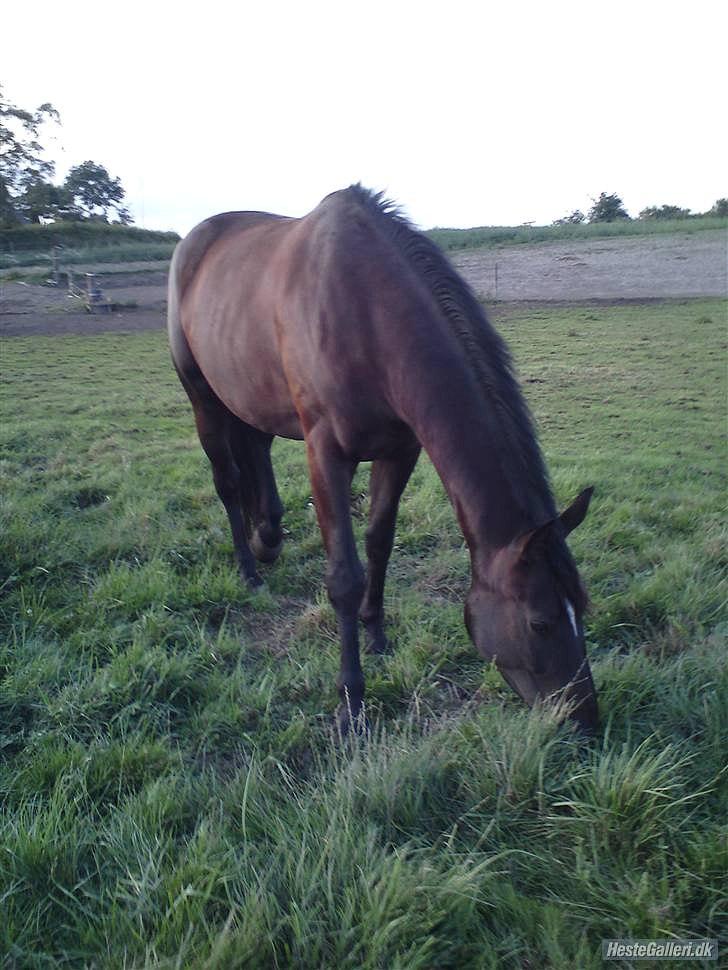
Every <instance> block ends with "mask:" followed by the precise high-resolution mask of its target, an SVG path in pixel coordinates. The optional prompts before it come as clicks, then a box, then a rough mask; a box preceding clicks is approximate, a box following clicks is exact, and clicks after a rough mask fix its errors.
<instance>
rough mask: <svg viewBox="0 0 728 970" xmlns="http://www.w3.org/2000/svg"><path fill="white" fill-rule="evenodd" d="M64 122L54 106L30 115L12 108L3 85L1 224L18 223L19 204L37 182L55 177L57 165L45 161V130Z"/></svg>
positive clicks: (44, 106) (0, 106) (0, 114)
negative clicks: (42, 138)
mask: <svg viewBox="0 0 728 970" xmlns="http://www.w3.org/2000/svg"><path fill="white" fill-rule="evenodd" d="M47 121H53V122H56V123H58V122H60V115H59V114H58V112H57V111H56V109H55V108H54V107H53V105H52V104H48V103H46V104H42V105H40V107H39V108H36V110H35V111H26V110H25V109H24V108H18V107H17V106H16V105H14V104H11V103H10V101H8V100H7V99H6V97H5V94H4V92H3V89H2V85H0V220H2V221H3V222H6V223H12V222H16V221H17V218H18V213H17V210H16V205H15V200H16V199H17V197H18V196H19V195H21V194H22V193H23V192H24V191H25V189H26V188H27V187H28V186H29V185H30V184H31V183H33V182H36V181H38V180H39V179H47V178H49V177H50V176H51V175H52V174H53V163H52V162H49V161H46V160H45V159H44V158H43V147H42V145H41V143H40V141H39V136H40V129H41V126H42V125H43V124H44V123H45V122H47Z"/></svg>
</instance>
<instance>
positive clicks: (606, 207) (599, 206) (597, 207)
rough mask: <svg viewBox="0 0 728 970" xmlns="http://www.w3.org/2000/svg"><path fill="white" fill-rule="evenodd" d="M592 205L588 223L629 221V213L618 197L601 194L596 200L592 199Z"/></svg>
mask: <svg viewBox="0 0 728 970" xmlns="http://www.w3.org/2000/svg"><path fill="white" fill-rule="evenodd" d="M592 201H593V202H594V205H593V206H592V207H591V209H590V210H589V222H616V221H617V220H618V219H629V213H628V212H627V210H626V209H625V208H624V203H623V202H622V200H621V199H620V197H619V196H618V195H607V193H606V192H602V193H601V195H600V196H599V198H598V199H593V200H592Z"/></svg>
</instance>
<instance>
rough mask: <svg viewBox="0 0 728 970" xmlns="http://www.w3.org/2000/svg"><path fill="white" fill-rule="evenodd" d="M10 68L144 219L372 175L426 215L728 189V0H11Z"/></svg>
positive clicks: (466, 215)
mask: <svg viewBox="0 0 728 970" xmlns="http://www.w3.org/2000/svg"><path fill="white" fill-rule="evenodd" d="M2 25H3V35H4V36H3V43H2V60H0V81H2V82H3V83H4V85H5V90H6V95H7V96H8V97H9V99H10V100H11V101H13V102H14V103H16V104H18V105H20V106H21V107H25V108H34V107H36V106H37V105H38V104H40V103H41V102H44V101H51V102H52V103H53V104H54V105H55V106H56V108H58V110H59V111H60V113H61V117H62V122H63V123H62V127H61V128H59V129H58V130H57V132H56V134H55V141H54V142H53V144H52V149H51V151H50V152H49V155H50V157H52V158H53V159H54V160H55V162H56V164H57V175H58V177H59V178H61V177H63V176H64V175H65V172H66V171H67V170H68V168H69V167H70V166H71V165H75V164H78V163H79V162H82V161H84V160H86V159H93V160H94V161H98V162H101V163H102V164H104V165H106V167H107V168H108V169H109V170H110V172H111V173H112V174H113V175H118V176H120V177H121V180H122V183H123V185H124V187H125V188H126V190H127V195H128V201H129V204H130V207H131V209H132V213H133V215H134V218H135V221H136V222H137V223H139V224H141V225H144V226H147V227H148V228H160V229H167V228H169V229H176V230H177V231H179V232H186V231H187V230H188V229H190V228H191V227H192V226H193V225H194V224H195V223H196V222H198V221H199V220H200V219H202V218H204V217H205V216H208V215H211V214H212V213H214V212H219V211H223V210H226V209H263V210H266V211H274V212H281V213H284V214H288V215H302V214H303V213H305V212H307V211H309V210H310V209H311V208H313V206H314V205H315V204H316V203H317V202H318V201H319V199H320V198H322V197H323V196H324V195H326V194H327V193H328V192H331V191H333V190H334V189H337V188H342V187H343V186H345V185H348V184H350V183H351V182H355V181H361V182H363V183H364V184H365V185H367V186H371V187H373V188H377V189H385V190H386V191H387V193H388V194H389V195H391V196H392V197H393V198H395V199H396V200H397V201H399V202H400V203H402V204H403V206H404V208H405V210H406V211H407V212H408V213H409V215H410V216H411V217H412V218H413V219H414V220H415V221H416V222H417V223H418V224H420V225H421V226H423V227H430V226H434V225H440V226H474V225H495V224H510V225H514V224H519V223H522V222H528V221H531V222H536V223H548V222H551V221H553V220H554V219H556V218H558V217H560V216H563V215H565V214H566V213H567V212H571V211H572V210H573V209H576V208H580V209H583V210H586V209H587V208H588V207H589V205H590V200H591V198H592V197H594V196H596V195H598V194H599V193H600V192H602V191H606V192H616V193H618V194H619V195H620V196H621V197H622V199H623V200H624V202H625V205H626V206H627V209H628V210H629V211H630V213H631V214H632V215H636V214H637V213H638V212H639V210H640V209H642V208H644V207H645V206H647V205H661V204H663V203H670V204H676V205H680V206H683V207H687V208H690V209H692V210H694V211H704V210H705V209H707V208H709V207H710V206H711V205H712V204H713V202H714V201H715V200H716V199H717V198H718V197H719V196H726V195H728V175H727V174H726V173H728V151H727V148H728V144H727V141H726V129H727V128H728V125H726V102H727V100H728V99H727V98H726V93H727V80H726V74H727V72H726V47H725V43H726V36H727V33H728V4H726V3H725V0H691V2H688V3H686V2H684V0H681V2H679V3H678V2H673V0H661V2H651V0H630V2H627V3H625V2H622V0H611V2H609V3H603V2H595V0H579V2H575V3H571V2H564V0H548V2H547V0H540V2H516V0H507V2H502V3H486V2H479V3H478V2H461V0H448V2H447V3H443V2H442V0H439V2H437V3H434V2H427V0H420V2H417V3H410V2H398V0H388V2H379V0H369V2H367V3H357V4H354V3H349V2H346V0H338V2H328V0H299V2H275V0H267V2H266V0H256V2H255V3H251V2H248V0H241V2H238V3H237V4H235V5H234V6H233V5H231V4H230V3H222V2H219V0H207V2H204V3H201V2H197V3H195V4H190V5H186V4H184V3H182V2H179V0H178V2H176V3H174V4H172V3H167V2H154V0H147V2H145V3H140V2H137V0H126V2H124V3H123V4H116V3H109V4H99V3H84V2H73V0H71V2H67V3H58V2H53V3H48V2H45V0H43V2H40V3H38V2H35V3H32V4H31V3H19V2H11V3H9V4H7V5H6V6H5V7H4V9H3V13H2Z"/></svg>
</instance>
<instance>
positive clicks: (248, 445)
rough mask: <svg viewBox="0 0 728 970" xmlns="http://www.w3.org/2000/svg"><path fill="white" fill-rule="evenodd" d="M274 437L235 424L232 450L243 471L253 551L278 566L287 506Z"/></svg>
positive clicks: (232, 435) (244, 506) (245, 505)
mask: <svg viewBox="0 0 728 970" xmlns="http://www.w3.org/2000/svg"><path fill="white" fill-rule="evenodd" d="M272 444H273V435H271V434H266V433H265V432H263V431H258V429H257V428H253V427H251V426H250V425H248V424H245V422H244V421H240V420H238V419H235V420H234V423H233V426H232V428H231V432H230V446H231V448H232V451H233V455H234V457H235V462H236V464H237V466H238V468H239V469H240V485H241V493H242V500H243V511H244V513H245V516H246V519H247V522H248V526H249V542H250V548H251V549H252V551H253V554H254V556H255V558H256V559H258V560H259V561H260V562H274V561H275V560H276V559H277V558H278V555H279V553H280V551H281V546H282V545H283V530H282V528H281V518H282V517H283V505H282V504H281V500H280V497H279V495H278V489H277V488H276V479H275V475H274V474H273V464H272V462H271V457H270V449H271V445H272Z"/></svg>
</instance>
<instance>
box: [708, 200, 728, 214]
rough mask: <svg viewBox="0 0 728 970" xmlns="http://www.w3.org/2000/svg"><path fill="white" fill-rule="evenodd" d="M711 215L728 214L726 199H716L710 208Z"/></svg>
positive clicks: (727, 201)
mask: <svg viewBox="0 0 728 970" xmlns="http://www.w3.org/2000/svg"><path fill="white" fill-rule="evenodd" d="M709 215H711V216H728V199H716V200H715V205H714V206H713V208H712V209H711V210H710V212H709Z"/></svg>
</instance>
